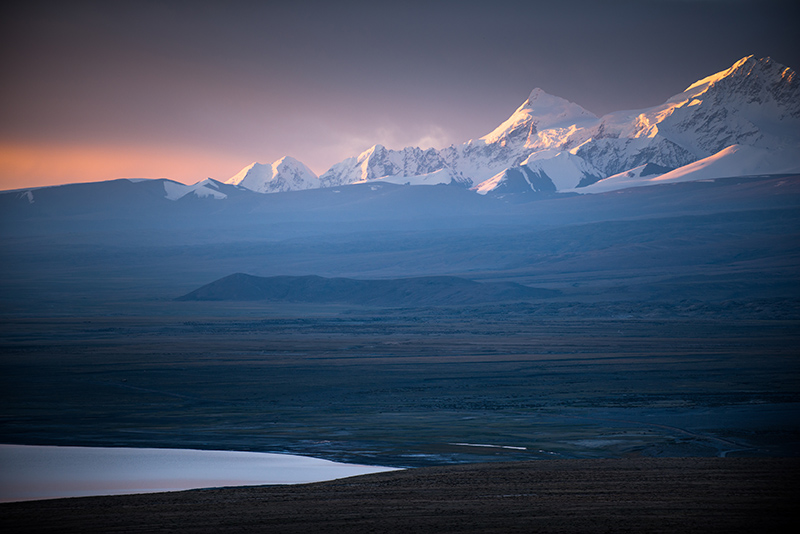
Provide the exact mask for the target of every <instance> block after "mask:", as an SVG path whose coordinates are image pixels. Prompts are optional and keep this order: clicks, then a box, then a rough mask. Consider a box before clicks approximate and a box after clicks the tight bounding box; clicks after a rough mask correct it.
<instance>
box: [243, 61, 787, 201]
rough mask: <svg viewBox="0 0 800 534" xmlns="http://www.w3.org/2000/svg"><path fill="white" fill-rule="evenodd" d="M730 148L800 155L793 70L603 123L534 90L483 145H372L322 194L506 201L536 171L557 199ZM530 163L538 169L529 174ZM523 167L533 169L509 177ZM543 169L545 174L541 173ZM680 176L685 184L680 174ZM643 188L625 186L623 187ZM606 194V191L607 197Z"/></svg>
mask: <svg viewBox="0 0 800 534" xmlns="http://www.w3.org/2000/svg"><path fill="white" fill-rule="evenodd" d="M733 145H743V146H755V147H757V148H763V149H768V150H775V151H776V152H778V153H779V154H780V159H781V160H782V161H785V160H787V159H788V156H787V153H789V154H791V153H792V152H794V151H798V152H800V151H799V150H798V148H800V83H798V81H797V77H796V74H795V72H794V71H793V70H792V69H791V68H790V67H786V66H784V65H781V64H779V63H777V62H775V61H773V60H772V59H771V58H769V57H766V58H761V59H757V58H755V56H752V55H751V56H746V57H744V58H742V59H740V60H738V61H736V62H735V63H734V64H733V65H732V66H731V67H729V68H727V69H724V70H722V71H719V72H717V73H715V74H712V75H710V76H707V77H705V78H702V79H700V80H698V81H696V82H694V83H692V84H690V85H689V86H688V87H687V88H686V89H685V90H684V91H683V92H681V93H679V94H677V95H674V96H672V97H670V98H669V99H667V100H666V101H665V102H664V103H662V104H660V105H657V106H653V107H650V108H644V109H639V110H628V111H617V112H612V113H609V114H606V115H604V116H602V117H597V116H595V115H594V114H592V113H591V112H589V111H587V110H585V109H584V108H582V107H581V106H580V105H578V104H576V103H573V102H569V101H567V100H565V99H563V98H560V97H557V96H553V95H549V94H547V93H546V92H544V91H543V90H542V89H540V88H535V89H534V90H533V91H531V93H530V95H529V96H528V98H527V99H526V100H525V101H524V102H523V103H522V105H520V106H519V107H518V108H517V110H516V111H515V112H514V113H512V115H511V116H510V117H509V118H508V119H506V120H505V121H503V122H502V123H501V124H500V125H499V126H498V127H497V128H495V129H494V130H492V131H491V132H489V133H488V134H486V135H484V136H483V137H480V138H478V139H471V140H469V141H466V142H464V143H462V144H459V145H451V146H449V147H446V148H442V149H438V150H437V149H433V148H430V149H427V150H423V149H420V148H418V147H405V148H403V149H401V150H394V149H389V148H386V147H385V146H383V145H380V144H378V145H374V146H373V147H371V148H369V149H367V150H366V151H364V152H362V153H361V154H360V155H358V156H353V157H350V158H347V159H345V160H343V161H341V162H338V163H336V164H334V165H333V166H331V168H330V169H328V170H327V171H325V172H324V173H323V174H322V175H320V177H319V184H318V186H319V187H338V186H342V185H348V184H352V183H365V182H371V181H386V182H391V183H397V184H410V185H430V184H442V183H445V184H455V185H461V186H467V187H471V188H472V189H473V190H474V191H476V192H478V193H481V194H484V195H485V194H492V192H494V191H497V194H505V193H503V192H504V191H506V192H507V191H508V190H509V187H508V186H502V187H501V185H502V184H503V183H504V181H505V180H507V179H508V178H507V176H520V175H522V176H526V175H528V174H531V173H533V174H535V175H537V176H539V177H541V178H544V177H545V176H546V177H547V179H549V180H550V181H551V182H552V183H553V187H555V190H557V191H576V192H587V193H588V192H590V190H583V191H581V190H582V188H585V187H586V186H588V185H591V184H593V183H596V182H600V181H602V180H604V179H606V178H608V177H611V176H615V175H618V174H620V173H627V172H630V171H633V170H634V169H636V168H639V167H642V166H646V165H651V168H663V169H670V170H674V169H679V168H681V167H684V166H686V165H690V164H693V163H695V162H697V161H699V160H702V159H704V158H708V157H711V156H714V155H717V154H719V155H720V157H722V156H725V155H727V154H728V152H724V151H725V150H726V149H728V148H729V147H731V146H733ZM563 153H568V154H570V155H571V156H566V155H562V154H563ZM548 154H549V156H548ZM548 157H552V158H560V159H565V158H569V159H571V160H572V164H571V165H568V166H566V167H564V166H562V171H563V172H555V173H553V172H552V170H553V169H555V168H557V167H558V165H557V164H547V163H544V162H545V160H547V159H548ZM279 161H280V160H279ZM531 162H538V163H537V164H535V165H533V166H531V165H530V164H531ZM791 163H792V164H791V165H789V166H786V165H781V166H778V167H774V166H770V164H769V162H768V161H767V162H765V163H764V164H763V165H762V168H761V169H760V170H761V171H762V172H756V174H779V173H784V172H798V171H800V156H798V157H796V158H793V160H792V162H791ZM273 166H274V164H273ZM523 166H528V167H529V170H521V169H518V170H517V171H515V172H512V173H508V172H507V171H508V169H513V168H520V167H523ZM542 166H547V167H549V168H550V169H551V172H550V173H547V172H544V171H542V168H541V167H542ZM245 169H247V168H245ZM576 169H580V172H578V173H576V172H575V171H576ZM243 171H244V170H243ZM543 172H544V174H543ZM240 174H241V173H240ZM237 176H238V175H237ZM682 176H684V179H685V178H686V176H685V173H684V174H683V175H682ZM718 177H723V176H718ZM232 180H233V179H231V180H229V181H228V183H231V181H232ZM615 181H616V180H612V183H614V182H615ZM648 184H649V182H648V181H642V182H637V183H636V184H633V183H631V181H630V180H629V181H628V183H627V186H632V185H648ZM245 186H246V185H245ZM542 187H544V189H547V190H549V189H550V186H549V185H546V186H542V184H541V180H540V181H539V185H538V186H533V185H532V184H531V186H530V190H529V191H533V192H536V191H537V188H540V189H541V188H542ZM609 187H611V186H610V184H606V185H605V186H604V190H608V189H609ZM510 189H514V190H516V189H518V188H517V187H516V186H514V187H511V188H510ZM262 192H267V191H262Z"/></svg>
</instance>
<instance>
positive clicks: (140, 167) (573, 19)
mask: <svg viewBox="0 0 800 534" xmlns="http://www.w3.org/2000/svg"><path fill="white" fill-rule="evenodd" d="M6 4H7V5H6V6H5V7H3V8H0V189H2V190H8V189H17V188H25V187H34V186H43V185H54V184H60V183H72V182H88V181H99V180H109V179H116V178H170V179H173V180H176V181H180V182H184V183H194V182H197V181H199V180H203V179H205V178H207V177H210V178H214V179H217V180H221V181H224V180H227V179H229V178H230V177H231V176H233V175H234V174H236V173H237V172H238V171H239V170H241V169H242V168H243V167H245V166H247V165H249V164H250V163H252V162H254V161H258V162H260V163H271V162H273V161H275V160H277V159H279V158H280V157H282V156H285V155H288V156H292V157H294V158H296V159H299V160H300V161H302V162H304V163H305V164H306V165H308V166H309V167H310V168H311V169H312V170H313V171H314V172H316V173H317V174H321V173H323V172H324V171H325V170H327V169H328V168H329V167H330V166H332V165H333V164H334V163H337V162H339V161H341V160H343V159H345V158H347V157H350V156H355V155H358V154H359V153H360V152H362V151H364V150H366V149H367V148H369V147H370V146H372V145H374V144H376V143H380V144H383V145H385V146H387V147H389V148H394V149H401V148H403V147H405V146H420V147H422V148H428V147H434V148H443V147H445V146H448V145H450V144H458V143H462V142H465V141H467V140H469V139H473V138H478V137H481V136H483V135H485V134H487V133H488V132H490V131H491V130H492V129H494V128H495V127H496V126H497V125H498V124H500V123H501V122H502V121H504V120H505V119H506V118H508V116H509V115H511V113H513V111H514V110H515V109H516V108H517V107H518V106H519V105H520V104H522V102H523V101H524V100H525V99H526V98H527V96H528V94H529V93H530V92H531V90H532V89H534V88H536V87H540V88H542V89H543V90H545V91H546V92H548V93H550V94H553V95H557V96H560V97H563V98H566V99H567V100H570V101H572V102H575V103H578V104H580V105H581V106H583V107H584V108H586V109H588V110H589V111H591V112H593V113H595V114H597V115H603V114H605V113H609V112H612V111H619V110H623V109H637V108H644V107H650V106H655V105H658V104H660V103H662V102H663V101H665V100H666V99H667V98H669V97H670V96H672V95H674V94H676V93H679V92H681V91H683V90H684V89H685V88H686V87H688V86H689V85H690V84H691V83H693V82H694V81H696V80H698V79H700V78H703V77H705V76H708V75H710V74H713V73H715V72H718V71H721V70H724V69H726V68H728V67H729V66H730V65H731V64H733V63H734V62H735V61H737V60H738V59H740V58H742V57H744V56H747V55H750V54H755V55H756V56H758V57H764V56H770V57H772V59H774V60H775V61H777V62H779V63H782V64H784V65H787V66H790V67H792V68H795V69H797V68H798V66H799V65H800V46H799V43H798V40H799V39H798V33H800V32H797V27H798V22H800V21H798V17H797V16H796V15H795V9H794V8H793V5H792V4H793V2H791V1H783V0H755V1H749V0H636V1H631V0H609V1H602V0H595V1H587V0H553V1H548V2H542V1H537V0H529V1H526V2H519V1H506V0H492V1H470V0H464V1H436V0H427V1H421V2H418V1H416V0H405V1H400V2H387V1H379V0H373V1H371V2H364V1H348V0H340V1H336V2H333V1H304V0H293V1H288V2H285V1H265V2H253V1H248V2H245V1H236V0H229V1H226V2H210V1H203V0H194V1H160V2H155V1H147V0H138V1H135V2H134V1H127V2H126V1H117V2H110V1H106V2H81V1H79V0H77V1H76V0H73V1H70V2H63V1H59V2H49V1H47V2H46V1H36V0H28V1H26V2H11V5H8V4H9V3H6Z"/></svg>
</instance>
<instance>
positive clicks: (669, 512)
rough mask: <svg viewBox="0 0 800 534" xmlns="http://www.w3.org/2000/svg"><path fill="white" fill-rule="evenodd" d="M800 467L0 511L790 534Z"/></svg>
mask: <svg viewBox="0 0 800 534" xmlns="http://www.w3.org/2000/svg"><path fill="white" fill-rule="evenodd" d="M798 474H800V460H798V459H775V458H674V459H665V458H661V459H654V458H646V459H645V458H639V459H625V460H547V461H534V462H513V463H499V464H497V463H496V464H466V465H458V466H449V467H427V468H420V469H413V470H407V471H396V472H390V473H381V474H376V475H366V476H361V477H353V478H349V479H342V480H334V481H330V482H323V483H316V484H305V485H295V486H260V487H244V488H223V489H210V490H194V491H183V492H174V493H158V494H148V495H130V496H115V497H86V498H76V499H58V500H51V501H38V502H27V503H12V504H4V505H0V512H2V513H0V518H2V519H0V527H2V528H3V531H4V532H103V533H106V532H193V533H199V532H281V533H311V532H313V533H320V532H337V533H365V532H400V531H402V532H414V533H427V532H431V533H432V532H437V533H438V532H472V533H490V532H497V533H499V532H503V533H514V532H545V533H555V532H564V533H566V532H585V533H593V532H665V533H666V532H670V533H672V532H684V533H685V532H703V533H715V532H720V533H723V532H724V533H735V532H788V531H790V529H788V528H787V527H788V526H789V525H790V524H792V523H793V522H794V520H795V512H796V508H795V507H796V503H797V502H798V497H800V495H799V493H800V491H798V486H797V484H796V481H797V476H798Z"/></svg>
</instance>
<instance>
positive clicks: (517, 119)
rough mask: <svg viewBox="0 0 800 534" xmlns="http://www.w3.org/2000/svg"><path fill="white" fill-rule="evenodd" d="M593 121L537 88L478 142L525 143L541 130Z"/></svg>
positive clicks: (575, 107)
mask: <svg viewBox="0 0 800 534" xmlns="http://www.w3.org/2000/svg"><path fill="white" fill-rule="evenodd" d="M596 120H597V117H596V116H595V115H594V114H593V113H591V112H589V111H587V110H585V109H583V108H582V107H581V106H579V105H578V104H574V103H572V102H570V101H569V100H566V99H564V98H561V97H558V96H553V95H550V94H548V93H546V92H545V91H543V90H542V89H540V88H538V87H537V88H536V89H534V90H533V91H531V94H530V95H529V96H528V98H527V99H526V100H525V102H523V103H522V105H521V106H520V107H518V108H517V110H516V111H515V112H514V113H513V114H512V115H511V117H509V118H508V120H506V121H505V122H503V123H502V124H501V125H500V126H498V127H497V128H495V129H494V130H492V131H491V132H490V133H488V134H487V135H485V136H483V137H481V139H480V140H481V141H483V142H485V143H487V144H490V143H496V142H498V141H505V142H514V141H517V140H520V139H521V140H524V141H525V142H528V141H529V139H531V138H532V137H533V136H535V134H536V133H537V132H539V131H542V130H547V129H553V128H561V127H568V126H572V125H575V124H580V123H585V122H587V121H596Z"/></svg>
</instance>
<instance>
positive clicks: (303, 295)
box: [176, 273, 558, 306]
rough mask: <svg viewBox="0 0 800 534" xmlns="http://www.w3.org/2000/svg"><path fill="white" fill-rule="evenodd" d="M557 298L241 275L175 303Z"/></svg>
mask: <svg viewBox="0 0 800 534" xmlns="http://www.w3.org/2000/svg"><path fill="white" fill-rule="evenodd" d="M556 295H558V292H557V291H553V290H549V289H535V288H531V287H527V286H523V285H520V284H515V283H510V282H509V283H480V282H474V281H472V280H466V279H464V278H458V277H456V276H423V277H417V278H399V279H394V280H354V279H352V278H323V277H321V276H271V277H267V278H264V277H258V276H251V275H247V274H242V273H237V274H232V275H230V276H226V277H225V278H221V279H219V280H217V281H215V282H211V283H210V284H207V285H205V286H203V287H201V288H199V289H196V290H194V291H192V292H191V293H189V294H187V295H184V296H182V297H179V298H178V299H176V300H184V301H185V300H266V301H272V302H305V303H313V304H327V303H341V304H357V305H365V306H437V305H461V304H478V303H485V302H501V301H522V300H533V299H542V298H548V297H553V296H556Z"/></svg>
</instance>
